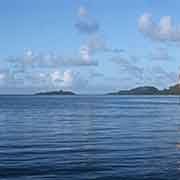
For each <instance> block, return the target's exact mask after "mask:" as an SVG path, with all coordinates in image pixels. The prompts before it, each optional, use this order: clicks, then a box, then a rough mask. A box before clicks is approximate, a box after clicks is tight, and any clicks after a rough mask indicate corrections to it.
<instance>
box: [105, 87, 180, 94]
mask: <svg viewBox="0 0 180 180" xmlns="http://www.w3.org/2000/svg"><path fill="white" fill-rule="evenodd" d="M107 95H180V84H176V85H174V86H170V87H169V88H167V89H163V90H159V89H158V88H156V87H153V86H140V87H136V88H133V89H130V90H121V91H118V92H112V93H108V94H107Z"/></svg>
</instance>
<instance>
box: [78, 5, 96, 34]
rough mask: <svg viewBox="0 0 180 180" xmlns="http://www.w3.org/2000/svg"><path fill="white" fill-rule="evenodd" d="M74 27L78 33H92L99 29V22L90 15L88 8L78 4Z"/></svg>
mask: <svg viewBox="0 0 180 180" xmlns="http://www.w3.org/2000/svg"><path fill="white" fill-rule="evenodd" d="M75 27H76V28H77V30H78V31H79V32H80V33H84V34H93V33H96V32H97V31H98V30H99V24H98V23H97V22H96V20H95V19H94V18H93V17H92V16H90V14H89V12H88V10H87V9H86V8H85V7H84V6H80V8H79V10H78V20H77V22H76V23H75Z"/></svg>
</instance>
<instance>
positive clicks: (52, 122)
mask: <svg viewBox="0 0 180 180" xmlns="http://www.w3.org/2000/svg"><path fill="white" fill-rule="evenodd" d="M0 179H2V180H6V179H8V180H9V179H11V180H41V179H57V180H61V179H62V180H66V179H68V180H69V179H71V180H93V179H97V180H113V179H117V180H119V179H120V180H121V179H122V180H128V179H137V180H142V179H143V180H144V179H150V180H153V179H157V180H161V179H162V180H166V179H169V180H173V179H180V101H179V98H178V97H175V96H174V97H170V96H168V97H163V96H161V97H158V96H155V97H153V96H150V97H149V96H131V97H128V96H62V97H58V96H51V97H48V96H45V97H41V96H0Z"/></svg>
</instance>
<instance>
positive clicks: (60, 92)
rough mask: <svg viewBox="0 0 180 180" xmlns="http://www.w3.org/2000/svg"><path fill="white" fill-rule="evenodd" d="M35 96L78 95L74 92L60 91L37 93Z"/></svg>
mask: <svg viewBox="0 0 180 180" xmlns="http://www.w3.org/2000/svg"><path fill="white" fill-rule="evenodd" d="M35 95H76V94H75V93H74V92H72V91H63V90H59V91H49V92H39V93H36V94H35Z"/></svg>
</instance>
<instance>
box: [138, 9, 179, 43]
mask: <svg viewBox="0 0 180 180" xmlns="http://www.w3.org/2000/svg"><path fill="white" fill-rule="evenodd" d="M138 23H139V30H140V31H141V32H142V33H143V34H144V35H145V36H147V37H149V38H150V39H152V40H156V41H168V42H179V41H180V25H174V24H173V22H172V18H171V17H170V16H163V17H161V19H160V21H159V22H158V23H157V22H155V21H154V20H153V18H152V15H151V14H148V13H145V14H143V15H142V16H141V17H140V18H139V20H138Z"/></svg>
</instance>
